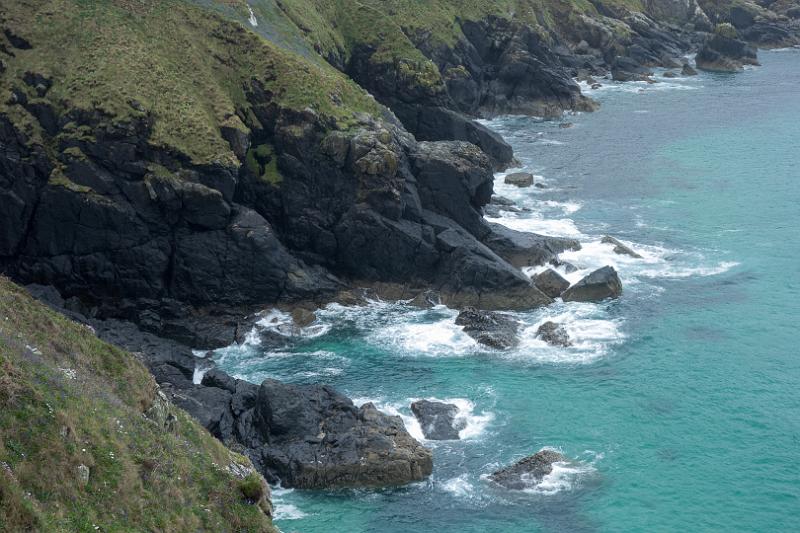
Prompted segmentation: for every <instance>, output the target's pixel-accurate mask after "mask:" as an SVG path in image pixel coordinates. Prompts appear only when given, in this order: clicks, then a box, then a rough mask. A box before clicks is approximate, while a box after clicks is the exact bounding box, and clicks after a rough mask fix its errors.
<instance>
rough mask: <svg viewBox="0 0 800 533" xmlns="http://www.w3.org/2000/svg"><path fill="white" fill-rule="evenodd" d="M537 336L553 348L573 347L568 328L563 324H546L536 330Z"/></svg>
mask: <svg viewBox="0 0 800 533" xmlns="http://www.w3.org/2000/svg"><path fill="white" fill-rule="evenodd" d="M536 336H537V337H539V338H540V339H542V340H543V341H545V342H546V343H547V344H552V345H553V346H564V347H567V346H572V341H571V340H570V338H569V333H567V330H566V328H565V327H564V326H563V325H562V324H556V323H555V322H545V323H544V324H542V325H541V326H539V329H538V330H536Z"/></svg>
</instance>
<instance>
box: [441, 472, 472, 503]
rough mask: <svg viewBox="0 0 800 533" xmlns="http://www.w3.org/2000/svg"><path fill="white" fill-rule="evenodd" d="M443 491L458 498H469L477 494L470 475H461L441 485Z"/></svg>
mask: <svg viewBox="0 0 800 533" xmlns="http://www.w3.org/2000/svg"><path fill="white" fill-rule="evenodd" d="M440 486H441V488H442V490H444V491H445V492H448V493H450V494H451V495H453V496H455V497H456V498H468V497H471V496H472V495H474V494H475V486H474V485H473V484H472V483H471V482H470V480H469V475H468V474H461V475H460V476H456V477H454V478H451V479H448V480H447V481H444V482H442V483H441V484H440Z"/></svg>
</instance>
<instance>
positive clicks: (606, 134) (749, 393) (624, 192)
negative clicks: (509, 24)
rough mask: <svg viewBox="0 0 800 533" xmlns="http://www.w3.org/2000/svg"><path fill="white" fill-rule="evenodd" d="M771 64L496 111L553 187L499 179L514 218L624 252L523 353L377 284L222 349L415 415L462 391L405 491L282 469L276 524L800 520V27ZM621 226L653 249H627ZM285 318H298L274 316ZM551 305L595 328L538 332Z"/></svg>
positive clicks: (517, 527) (761, 524)
mask: <svg viewBox="0 0 800 533" xmlns="http://www.w3.org/2000/svg"><path fill="white" fill-rule="evenodd" d="M761 60H762V63H763V66H762V67H761V68H757V69H753V70H747V71H745V72H742V73H739V74H735V75H712V74H702V75H701V76H698V77H696V78H687V79H678V80H674V81H673V80H670V82H669V83H660V84H657V85H654V86H646V85H644V84H625V85H612V86H609V87H607V88H603V89H601V90H600V91H597V92H594V93H592V94H593V96H595V97H596V98H598V99H599V100H600V101H601V102H602V104H603V105H602V108H601V110H600V111H598V112H596V113H592V114H580V115H575V116H570V117H565V120H566V121H569V122H571V123H573V126H572V127H570V128H560V127H559V125H558V123H554V122H540V121H536V120H533V119H530V118H506V119H503V120H498V121H494V122H492V123H491V125H492V126H493V127H495V128H497V129H498V131H500V132H501V133H502V134H503V135H504V136H506V138H507V139H508V140H509V142H511V143H512V144H513V145H514V147H515V150H516V153H517V156H518V158H519V159H520V160H521V162H522V163H523V165H524V166H525V168H526V169H527V170H530V171H533V172H534V173H535V174H537V175H538V176H539V177H538V178H537V179H539V180H540V181H542V182H543V183H544V184H546V185H547V187H548V188H547V189H536V188H530V189H513V188H512V187H509V186H506V185H505V184H503V183H502V175H499V176H498V179H497V187H496V189H497V191H496V192H497V193H499V194H502V195H506V196H509V197H511V198H513V199H515V200H516V201H517V202H519V204H520V205H522V206H525V207H528V208H530V209H531V211H530V212H527V213H523V214H521V215H519V216H507V217H505V218H504V219H503V220H502V222H503V223H506V224H508V225H510V226H512V227H515V228H521V229H530V230H536V231H540V232H545V233H548V232H549V233H552V234H560V235H571V236H575V237H577V238H579V239H580V240H581V241H582V242H583V244H584V248H583V250H582V251H581V252H577V253H571V254H567V256H566V257H565V258H566V259H568V260H570V261H572V262H573V263H575V264H576V265H577V266H578V267H579V268H581V269H583V270H582V271H581V272H579V273H577V274H574V275H573V276H572V278H573V279H577V278H579V277H580V275H581V274H582V273H585V272H588V271H589V270H591V269H593V268H596V267H599V266H603V265H604V264H613V265H615V266H616V267H617V269H618V270H619V271H620V274H621V277H622V279H623V283H624V284H625V293H624V295H623V297H622V298H621V299H619V300H617V301H614V302H611V303H603V304H599V305H594V304H563V303H558V304H556V305H554V306H552V307H550V308H548V309H544V310H540V311H537V312H531V313H523V314H519V315H518V317H519V318H520V319H521V320H523V321H524V322H525V324H526V325H527V326H528V328H527V329H526V330H525V331H524V333H523V340H522V343H521V346H520V348H518V349H516V350H514V351H512V352H510V353H500V352H492V351H487V350H482V349H480V348H477V347H476V346H475V345H474V343H473V342H472V341H471V339H469V337H467V336H465V335H464V334H463V333H462V332H460V331H459V328H457V327H455V326H454V325H453V323H452V322H453V317H454V316H455V314H454V312H452V311H450V310H447V309H434V310H431V311H420V310H416V309H412V308H409V307H406V306H404V305H401V304H387V303H380V302H376V303H375V304H374V305H372V306H370V307H367V308H357V309H353V308H351V309H347V308H342V307H337V306H332V307H331V308H329V309H327V310H325V311H322V312H321V313H319V316H320V320H319V324H318V325H317V326H314V327H313V328H312V329H311V330H309V331H308V332H307V333H308V335H307V336H305V337H303V338H299V339H297V338H296V339H292V340H287V346H286V347H285V349H282V350H278V351H276V350H272V351H265V350H263V349H262V348H260V347H259V346H256V345H249V346H246V347H243V348H231V349H227V350H222V351H220V352H219V354H218V358H219V360H220V363H221V365H222V366H223V368H225V369H227V370H229V371H231V372H233V373H234V374H237V375H239V376H240V377H245V378H248V379H250V380H252V381H259V380H260V379H263V378H264V377H267V376H273V377H277V378H280V379H284V380H290V381H294V382H300V383H310V382H318V381H325V382H328V383H331V384H333V385H335V386H336V387H338V388H339V389H340V390H342V391H343V392H345V393H347V394H348V395H350V396H352V397H355V398H359V399H360V400H359V401H365V400H366V399H370V400H373V401H375V402H376V403H377V404H378V405H379V406H380V407H382V408H383V409H385V410H389V411H392V412H397V413H399V414H401V415H402V416H404V419H405V420H406V421H407V425H408V427H409V428H410V430H411V431H412V432H416V434H419V428H418V427H416V426H415V424H414V422H413V418H412V417H410V416H408V415H409V414H410V411H409V410H408V405H409V403H410V401H411V399H415V398H422V397H434V398H439V399H456V400H457V401H458V403H459V405H460V406H461V407H462V413H463V414H464V416H465V417H466V418H467V420H468V421H469V425H468V428H467V430H466V433H464V434H462V437H464V438H463V439H462V440H460V441H453V442H439V443H433V442H431V443H426V444H428V445H430V446H431V447H432V448H433V453H434V463H435V467H434V473H433V476H432V477H431V479H430V480H429V481H427V482H424V483H419V484H416V485H412V486H409V487H405V488H400V489H393V490H385V491H341V492H333V493H324V492H304V491H285V490H280V489H278V490H276V491H275V495H274V496H275V503H276V511H277V517H278V519H277V524H278V526H279V527H280V528H281V529H282V530H284V531H286V532H289V531H302V532H305V533H313V532H333V531H336V532H339V531H341V532H353V533H356V532H367V531H376V532H387V533H388V532H401V531H402V532H405V531H408V530H414V531H436V532H437V533H444V532H479V531H480V532H482V531H501V532H523V531H525V532H528V531H543V532H567V531H569V532H573V531H614V532H618V531H800V339H798V320H799V319H800V229H798V225H800V183H798V181H799V180H800V168H799V167H800V50H796V51H786V52H762V53H761ZM604 234H610V235H614V236H616V237H618V238H620V239H622V240H624V241H626V242H628V243H629V244H631V246H632V247H633V248H634V249H636V250H637V251H639V252H640V253H641V254H642V255H643V256H644V259H640V260H636V259H632V258H627V257H623V256H618V255H615V254H614V253H613V252H612V251H611V248H610V247H609V246H607V245H603V244H601V243H600V242H599V239H600V237H601V236H602V235H604ZM274 318H276V319H277V320H278V321H279V322H280V321H281V320H283V318H281V317H280V316H279V315H274ZM546 319H556V320H558V321H560V322H562V323H565V324H566V326H567V328H568V329H569V331H570V334H571V335H572V336H573V338H574V339H575V341H576V346H575V347H573V348H569V349H561V348H551V347H547V346H545V345H544V344H542V343H541V342H540V341H538V340H536V339H535V338H534V335H533V332H534V331H535V329H536V327H537V325H538V324H539V323H541V322H542V321H544V320H546ZM545 446H549V447H555V448H557V449H559V450H561V451H562V452H563V453H564V454H565V455H566V456H568V457H569V458H570V463H569V464H565V465H563V466H561V467H560V468H558V469H557V471H556V472H555V473H554V474H553V475H552V476H550V477H549V478H548V479H547V482H546V484H545V485H544V486H542V487H539V488H537V489H534V490H531V491H528V492H521V493H510V492H506V491H502V490H498V489H496V488H494V487H492V486H490V485H489V484H488V483H486V482H485V481H484V480H483V479H482V476H483V475H485V474H488V473H490V472H491V471H492V470H494V469H496V468H497V467H498V466H501V465H505V464H508V463H510V462H512V461H514V460H515V459H517V458H519V457H521V456H523V455H527V454H531V453H533V452H535V451H538V450H539V449H541V448H542V447H545Z"/></svg>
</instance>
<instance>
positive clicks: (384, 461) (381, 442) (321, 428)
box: [252, 380, 432, 488]
mask: <svg viewBox="0 0 800 533" xmlns="http://www.w3.org/2000/svg"><path fill="white" fill-rule="evenodd" d="M252 420H253V422H254V429H255V431H256V432H257V434H258V435H259V436H260V437H262V438H264V440H265V441H266V445H265V446H264V447H262V448H261V458H260V461H258V462H257V463H256V464H261V465H262V469H263V471H264V473H265V474H266V476H267V478H268V479H270V480H272V481H277V480H278V479H280V480H281V482H282V483H284V484H285V485H286V486H292V487H305V488H330V487H347V486H366V487H381V486H391V485H400V484H404V483H409V482H412V481H419V480H422V479H424V478H425V477H427V476H428V475H430V473H431V468H432V459H431V452H430V451H429V450H427V449H426V448H423V447H422V446H421V445H420V444H419V443H418V442H417V441H415V440H414V439H413V438H412V437H411V436H410V435H409V434H408V432H407V431H406V430H405V427H404V426H403V422H402V420H401V419H400V418H399V417H391V416H387V415H385V414H383V413H381V412H380V411H378V410H377V409H376V408H375V406H373V405H372V404H366V405H364V406H362V407H360V408H357V407H355V406H354V405H353V402H352V401H350V400H349V399H348V398H346V397H345V396H342V395H341V394H339V393H337V392H336V391H335V390H333V389H332V388H330V387H327V386H321V385H308V386H295V385H285V384H282V383H280V382H277V381H272V380H266V381H265V382H264V383H262V384H261V386H260V387H259V389H258V395H257V398H256V405H255V407H254V411H253V417H252Z"/></svg>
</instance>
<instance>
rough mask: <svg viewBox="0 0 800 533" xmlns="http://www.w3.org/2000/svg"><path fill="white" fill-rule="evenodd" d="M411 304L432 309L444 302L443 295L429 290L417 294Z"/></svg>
mask: <svg viewBox="0 0 800 533" xmlns="http://www.w3.org/2000/svg"><path fill="white" fill-rule="evenodd" d="M408 303H409V305H413V306H414V307H419V308H420V309H430V308H431V307H436V306H437V305H441V303H442V295H441V294H439V293H438V292H436V291H432V290H428V291H423V292H421V293H419V294H417V295H416V296H415V297H414V298H413V299H412V300H411V301H410V302H408Z"/></svg>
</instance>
